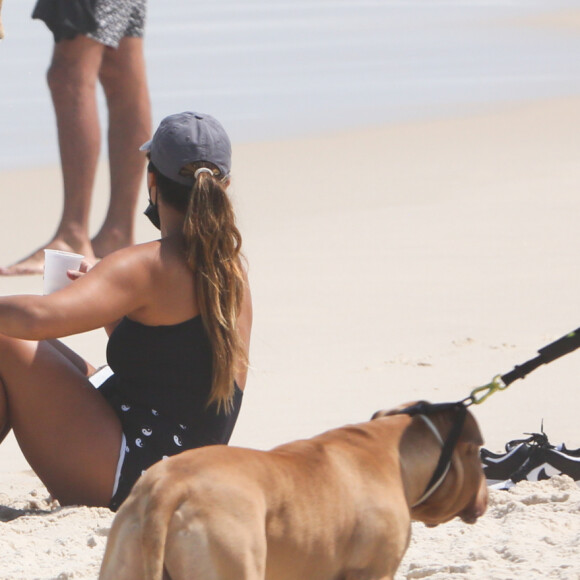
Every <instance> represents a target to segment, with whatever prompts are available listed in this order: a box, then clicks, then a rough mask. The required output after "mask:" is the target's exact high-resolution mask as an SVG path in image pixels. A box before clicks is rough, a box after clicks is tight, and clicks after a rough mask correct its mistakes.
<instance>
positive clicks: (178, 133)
mask: <svg viewBox="0 0 580 580" xmlns="http://www.w3.org/2000/svg"><path fill="white" fill-rule="evenodd" d="M140 150H141V151H147V152H149V154H150V157H151V161H152V162H153V165H155V167H157V169H159V171H160V172H161V173H163V175H165V177H169V179H173V181H177V183H181V184H183V185H193V182H194V181H195V179H194V177H193V176H191V177H190V176H187V175H181V173H180V172H181V169H182V168H183V167H185V166H186V165H188V164H189V163H193V162H196V161H208V162H209V163H213V164H214V165H215V166H216V167H217V168H218V169H219V170H220V173H221V178H222V179H223V178H226V177H227V176H228V175H229V174H230V169H231V164H232V146H231V143H230V139H229V137H228V135H227V133H226V132H225V129H224V128H223V127H222V125H221V123H220V122H219V121H218V120H217V119H214V118H213V117H212V116H211V115H206V114H203V113H193V112H190V111H186V112H184V113H176V114H175V115H169V116H168V117H165V119H163V121H161V123H160V124H159V127H158V128H157V131H155V134H154V135H153V139H151V140H150V141H147V143H145V144H143V145H142V146H141V147H140Z"/></svg>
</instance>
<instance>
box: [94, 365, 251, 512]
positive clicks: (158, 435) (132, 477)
mask: <svg viewBox="0 0 580 580" xmlns="http://www.w3.org/2000/svg"><path fill="white" fill-rule="evenodd" d="M90 381H91V383H92V384H93V385H94V386H95V387H96V388H98V390H99V392H100V393H101V395H103V397H105V399H106V400H107V402H108V403H109V405H111V407H112V408H113V410H114V411H115V413H116V414H117V416H118V417H119V419H120V421H121V425H122V429H123V442H122V446H121V452H120V455H119V462H118V465H117V474H116V480H115V488H114V490H113V497H112V498H111V502H110V503H109V507H110V508H111V510H113V511H117V510H118V509H119V506H120V505H121V504H122V503H123V501H125V499H126V498H127V496H128V495H129V493H130V491H131V489H132V488H133V485H134V483H135V482H136V481H137V480H138V479H139V477H141V475H142V474H143V472H144V471H145V470H147V469H148V468H149V467H151V466H152V465H153V464H154V463H157V462H158V461H161V460H163V459H167V458H168V457H171V456H172V455H177V454H178V453H181V452H182V451H185V450H187V449H195V448H196V447H204V446H206V445H215V444H227V443H228V441H229V439H230V436H231V434H232V431H233V429H234V425H235V423H236V419H237V417H238V413H239V411H240V407H241V404H242V391H240V390H239V389H237V388H236V393H235V397H234V411H233V413H231V414H230V415H227V416H223V417H222V419H221V420H219V421H217V420H215V421H214V423H213V427H208V426H207V425H206V424H204V421H203V420H197V421H193V422H191V423H190V424H188V425H184V424H182V423H180V422H179V421H177V420H175V419H173V418H170V417H167V416H164V414H163V413H160V412H159V411H157V410H156V409H152V408H151V407H144V406H142V405H138V404H134V403H131V402H128V401H126V400H125V399H124V398H122V396H121V395H120V394H119V392H118V388H117V387H118V385H117V383H116V381H117V378H116V376H115V375H114V374H113V372H112V371H111V369H110V368H109V367H103V368H102V369H99V370H98V371H97V372H96V373H95V374H94V375H93V376H92V377H91V378H90Z"/></svg>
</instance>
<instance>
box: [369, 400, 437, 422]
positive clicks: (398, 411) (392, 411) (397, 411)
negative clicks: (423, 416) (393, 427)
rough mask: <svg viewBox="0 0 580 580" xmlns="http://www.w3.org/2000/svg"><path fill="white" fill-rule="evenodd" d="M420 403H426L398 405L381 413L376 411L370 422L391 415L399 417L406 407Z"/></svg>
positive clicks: (416, 402)
mask: <svg viewBox="0 0 580 580" xmlns="http://www.w3.org/2000/svg"><path fill="white" fill-rule="evenodd" d="M420 403H427V401H413V402H412V403H404V404H403V405H399V406H398V407H395V408H394V409H390V410H389V411H387V410H385V409H382V410H381V411H377V412H376V413H375V414H374V415H373V416H372V417H371V421H373V420H374V419H380V418H381V417H389V416H391V415H400V414H401V413H404V411H405V409H407V408H408V407H413V406H414V405H418V404H420Z"/></svg>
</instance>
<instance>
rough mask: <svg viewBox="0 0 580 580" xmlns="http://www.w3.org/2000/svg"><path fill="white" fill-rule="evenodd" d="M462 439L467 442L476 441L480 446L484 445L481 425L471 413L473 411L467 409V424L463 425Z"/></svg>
mask: <svg viewBox="0 0 580 580" xmlns="http://www.w3.org/2000/svg"><path fill="white" fill-rule="evenodd" d="M460 441H465V442H466V443H475V444H476V445H479V446H480V447H481V446H482V445H483V436H482V435H481V431H480V430H479V425H478V424H477V421H476V419H475V417H474V416H473V415H472V414H471V411H467V416H466V417H465V425H464V426H463V431H462V433H461V438H460Z"/></svg>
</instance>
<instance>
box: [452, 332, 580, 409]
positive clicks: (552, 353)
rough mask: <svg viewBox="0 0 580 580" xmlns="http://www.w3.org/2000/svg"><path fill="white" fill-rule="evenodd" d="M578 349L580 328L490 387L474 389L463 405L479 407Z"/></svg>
mask: <svg viewBox="0 0 580 580" xmlns="http://www.w3.org/2000/svg"><path fill="white" fill-rule="evenodd" d="M577 348H580V328H577V329H576V330H574V331H572V332H570V333H568V334H567V335H566V336H563V337H562V338H559V339H558V340H555V341H554V342H552V343H550V344H548V345H547V346H544V347H543V348H541V349H539V350H538V356H537V357H535V358H533V359H531V360H529V361H527V362H525V363H523V364H522V365H516V366H515V367H514V369H513V370H512V371H510V372H509V373H506V374H505V375H497V376H496V377H494V378H493V380H492V381H491V383H489V384H488V385H484V386H483V387H478V388H476V389H474V390H473V391H472V392H471V395H470V396H469V397H467V398H466V399H464V400H463V403H464V404H465V405H467V406H469V405H473V404H476V405H479V404H480V403H483V401H485V400H486V399H487V398H488V397H489V396H490V395H492V394H493V393H495V392H496V391H501V390H503V389H507V387H508V386H509V385H511V384H512V383H513V382H514V381H517V380H518V379H523V378H524V377H525V376H526V375H528V374H530V373H531V372H532V371H534V370H536V369H537V368H538V367H539V366H542V365H547V364H548V363H551V362H552V361H555V360H556V359H558V358H560V357H562V356H564V355H566V354H569V353H571V352H573V351H575V350H576V349H577Z"/></svg>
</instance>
